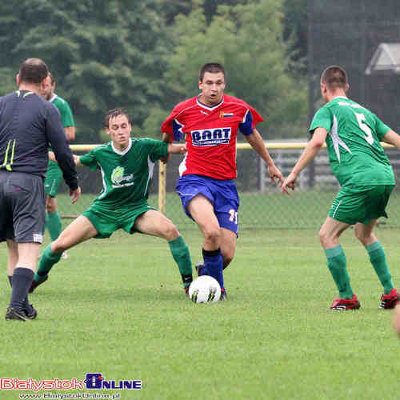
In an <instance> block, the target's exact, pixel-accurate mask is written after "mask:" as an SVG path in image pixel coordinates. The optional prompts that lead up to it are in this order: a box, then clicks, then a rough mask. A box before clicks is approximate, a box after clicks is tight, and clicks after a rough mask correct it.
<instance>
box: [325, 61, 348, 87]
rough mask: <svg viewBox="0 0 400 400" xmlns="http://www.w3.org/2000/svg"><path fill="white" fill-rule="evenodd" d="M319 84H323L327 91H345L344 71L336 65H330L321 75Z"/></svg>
mask: <svg viewBox="0 0 400 400" xmlns="http://www.w3.org/2000/svg"><path fill="white" fill-rule="evenodd" d="M321 83H325V85H326V86H327V87H328V89H330V90H332V89H337V88H340V89H345V88H346V85H347V83H348V82H347V74H346V71H345V70H344V69H343V68H342V67H339V66H337V65H331V66H329V67H328V68H325V70H324V72H323V73H322V75H321Z"/></svg>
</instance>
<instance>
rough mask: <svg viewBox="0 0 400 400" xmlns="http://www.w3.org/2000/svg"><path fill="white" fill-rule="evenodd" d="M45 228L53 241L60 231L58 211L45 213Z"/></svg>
mask: <svg viewBox="0 0 400 400" xmlns="http://www.w3.org/2000/svg"><path fill="white" fill-rule="evenodd" d="M46 228H47V229H48V230H49V233H50V237H51V240H52V241H53V242H54V240H56V239H57V238H58V237H59V236H60V233H61V229H62V225H61V217H60V213H59V212H58V211H56V212H53V213H46Z"/></svg>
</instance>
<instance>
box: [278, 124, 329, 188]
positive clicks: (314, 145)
mask: <svg viewBox="0 0 400 400" xmlns="http://www.w3.org/2000/svg"><path fill="white" fill-rule="evenodd" d="M327 134H328V131H327V130H326V129H325V128H317V129H316V130H315V131H314V134H313V137H312V138H311V140H310V141H309V142H308V143H307V146H306V147H305V149H304V151H303V153H302V154H301V156H300V157H299V159H298V160H297V162H296V165H295V166H294V167H293V169H292V172H291V173H290V174H289V176H288V177H287V178H286V179H285V180H284V182H283V184H282V186H281V189H282V192H284V193H287V194H289V191H288V188H289V189H292V190H294V188H295V186H296V180H297V176H298V175H299V173H300V172H301V171H302V170H303V169H304V168H305V167H306V166H307V165H308V163H309V162H310V161H312V160H313V159H314V158H315V156H316V155H317V154H318V152H319V151H320V149H321V147H322V146H323V144H324V143H325V138H326V135H327Z"/></svg>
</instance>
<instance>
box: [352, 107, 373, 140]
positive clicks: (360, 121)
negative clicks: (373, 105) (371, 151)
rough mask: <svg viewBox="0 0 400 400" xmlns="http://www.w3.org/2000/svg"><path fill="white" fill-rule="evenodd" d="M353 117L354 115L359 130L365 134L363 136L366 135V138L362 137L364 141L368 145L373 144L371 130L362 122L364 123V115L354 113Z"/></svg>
mask: <svg viewBox="0 0 400 400" xmlns="http://www.w3.org/2000/svg"><path fill="white" fill-rule="evenodd" d="M354 115H355V116H356V118H357V122H358V125H359V126H360V128H361V129H362V130H363V131H364V132H365V134H366V135H367V136H364V139H365V140H366V141H367V142H368V143H369V144H372V143H374V138H373V136H372V131H371V128H370V127H369V126H368V125H367V124H366V123H364V121H365V115H364V114H361V113H356V112H355V113H354Z"/></svg>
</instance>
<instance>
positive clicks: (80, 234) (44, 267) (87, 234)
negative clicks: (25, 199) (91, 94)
mask: <svg viewBox="0 0 400 400" xmlns="http://www.w3.org/2000/svg"><path fill="white" fill-rule="evenodd" d="M97 234H98V232H97V230H96V228H95V227H94V226H93V224H92V223H91V222H90V221H89V220H88V219H87V218H86V217H84V216H83V215H80V216H79V217H78V218H77V219H75V220H74V221H73V222H72V223H71V224H70V225H68V227H67V228H66V229H65V230H64V231H63V232H61V235H60V236H59V237H58V238H57V240H56V241H54V242H52V243H51V244H50V245H48V246H47V247H46V249H45V250H44V252H43V254H42V256H41V257H40V261H39V267H38V270H37V272H36V274H35V277H34V279H33V282H32V285H31V288H30V289H29V292H30V293H32V292H33V291H34V290H35V289H36V287H38V286H39V285H40V284H42V283H43V282H45V281H46V280H47V279H48V274H49V272H50V270H51V268H52V267H53V265H54V264H56V263H58V261H60V258H61V254H62V253H63V252H64V251H65V250H67V249H70V248H71V247H73V246H76V245H77V244H79V243H82V242H84V241H86V240H89V239H91V238H93V237H95V236H96V235H97Z"/></svg>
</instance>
